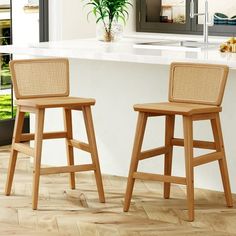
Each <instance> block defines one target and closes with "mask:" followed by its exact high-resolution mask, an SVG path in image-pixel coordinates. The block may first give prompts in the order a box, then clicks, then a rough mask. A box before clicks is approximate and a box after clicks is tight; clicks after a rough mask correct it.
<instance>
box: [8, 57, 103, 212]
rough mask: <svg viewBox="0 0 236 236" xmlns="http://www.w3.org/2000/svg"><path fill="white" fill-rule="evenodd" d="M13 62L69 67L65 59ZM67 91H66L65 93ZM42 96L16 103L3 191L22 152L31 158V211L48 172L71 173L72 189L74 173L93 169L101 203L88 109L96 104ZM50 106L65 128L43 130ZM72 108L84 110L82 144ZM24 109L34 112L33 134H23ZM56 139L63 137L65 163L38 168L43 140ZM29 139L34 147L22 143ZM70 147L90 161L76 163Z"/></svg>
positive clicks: (91, 120) (82, 100) (99, 174)
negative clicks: (74, 128) (75, 133)
mask: <svg viewBox="0 0 236 236" xmlns="http://www.w3.org/2000/svg"><path fill="white" fill-rule="evenodd" d="M14 63H16V64H18V63H23V64H24V65H26V64H27V63H38V65H41V63H42V64H44V63H55V64H56V65H57V64H58V63H59V64H60V63H62V64H63V65H65V68H66V69H68V66H69V65H68V60H67V59H34V60H21V61H20V60H19V61H13V62H12V64H11V66H12V67H13V66H14ZM59 64H58V65H59ZM38 65H37V66H38ZM11 69H12V72H13V82H14V85H15V86H16V91H17V92H16V96H18V98H21V97H20V96H21V94H20V91H18V90H17V89H18V88H17V84H16V79H17V76H16V75H15V74H14V73H15V71H14V68H11ZM67 74H68V73H67ZM67 79H68V78H67ZM63 83H64V82H63ZM63 93H64V92H63ZM66 94H68V93H67V92H66ZM45 97H46V96H45V95H42V96H37V98H30V97H27V98H25V99H20V100H17V104H18V106H17V114H16V121H15V127H14V133H13V140H12V148H11V154H10V162H9V169H8V175H7V182H6V189H5V194H6V195H10V193H11V188H12V182H13V177H14V172H15V166H16V160H17V154H18V152H22V153H24V154H26V155H29V156H31V157H33V158H34V167H33V189H32V191H33V192H32V208H33V209H34V210H35V209H37V208H38V195H39V180H40V175H47V174H57V173H70V187H71V189H75V172H81V171H94V174H95V179H96V184H97V189H98V194H99V199H100V202H105V196H104V190H103V184H102V176H101V171H100V165H99V159H98V152H97V145H96V139H95V132H94V127H93V119H92V112H91V106H92V105H94V104H95V100H94V99H81V98H78V99H76V98H71V97H68V96H65V95H64V96H61V97H60V94H57V97H53V98H51V99H45ZM53 107H61V108H62V109H63V112H64V127H65V129H64V130H63V131H60V132H47V133H44V132H43V127H44V115H45V109H46V108H53ZM72 110H77V111H81V112H82V113H83V117H84V122H85V127H86V132H87V137H88V143H84V142H81V141H78V140H75V139H73V132H72ZM26 112H29V113H34V114H35V133H27V134H25V133H22V128H23V122H24V116H25V113H26ZM59 138H64V139H65V140H66V148H67V162H68V166H62V167H48V168H41V154H42V144H43V140H44V139H59ZM30 140H34V148H32V147H30V146H29V145H27V144H25V143H24V142H28V141H30ZM73 148H78V149H80V150H83V151H85V152H88V153H90V154H91V158H92V164H84V165H75V164H74V153H73Z"/></svg>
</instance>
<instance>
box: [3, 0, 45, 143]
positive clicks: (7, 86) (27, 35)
mask: <svg viewBox="0 0 236 236" xmlns="http://www.w3.org/2000/svg"><path fill="white" fill-rule="evenodd" d="M47 8H48V7H47V0H20V1H19V0H0V44H1V45H8V44H11V43H12V41H13V42H14V43H26V42H39V41H48V9H47ZM39 22H40V23H39ZM11 57H12V56H11V55H9V54H0V59H1V64H0V66H1V67H0V145H5V144H10V143H11V139H12V133H13V126H14V118H15V115H16V109H15V107H14V102H13V100H14V98H13V91H12V85H11V75H10V71H9V61H10V59H11ZM14 58H15V57H14ZM25 121H26V122H25V127H24V132H27V131H28V130H29V119H28V118H26V119H25Z"/></svg>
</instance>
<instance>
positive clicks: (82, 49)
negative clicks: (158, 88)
mask: <svg viewBox="0 0 236 236" xmlns="http://www.w3.org/2000/svg"><path fill="white" fill-rule="evenodd" d="M180 37H181V39H183V36H175V37H174V38H173V36H171V35H169V36H163V35H154V34H150V35H145V34H136V35H132V36H128V37H124V38H123V39H122V40H120V41H118V42H114V43H104V42H100V41H98V40H96V39H77V40H67V41H58V42H46V43H38V44H31V45H29V44H28V45H9V46H0V52H1V53H13V54H23V55H30V56H37V57H38V56H49V57H68V58H77V59H89V60H105V61H117V62H133V63H145V64H162V65H169V64H170V63H171V62H173V61H182V62H199V63H214V64H226V65H228V66H229V67H230V68H234V69H235V68H236V53H221V52H219V50H218V48H217V47H215V48H211V49H202V50H198V51H196V50H193V51H191V50H190V51H189V50H188V51H186V50H175V48H170V49H168V47H167V48H162V49H156V48H154V47H152V48H150V49H146V48H145V49H144V48H135V47H134V44H135V43H140V42H150V41H155V40H157V41H158V40H159V39H163V38H164V39H175V40H176V39H177V40H178V39H180ZM184 39H185V40H192V39H195V40H196V37H195V36H194V38H193V37H190V36H189V37H187V38H186V37H185V38H184ZM198 39H199V37H198ZM200 39H201V38H200ZM224 40H225V39H223V38H221V39H215V38H211V39H210V42H217V43H219V45H220V43H222V42H224Z"/></svg>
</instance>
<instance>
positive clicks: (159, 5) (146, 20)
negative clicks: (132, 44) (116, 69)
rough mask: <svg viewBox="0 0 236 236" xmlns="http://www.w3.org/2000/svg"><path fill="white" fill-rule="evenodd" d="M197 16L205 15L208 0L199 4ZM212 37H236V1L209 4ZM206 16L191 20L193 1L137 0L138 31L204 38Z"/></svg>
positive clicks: (209, 0) (203, 0)
mask: <svg viewBox="0 0 236 236" xmlns="http://www.w3.org/2000/svg"><path fill="white" fill-rule="evenodd" d="M194 2H195V12H198V13H202V12H204V9H205V0H195V1H194ZM208 5H209V16H210V17H209V18H210V19H209V20H211V21H212V24H213V26H210V27H209V33H210V34H211V35H233V34H234V32H235V33H236V2H235V0H225V1H215V0H208ZM203 20H204V17H203V16H198V17H195V18H194V19H190V0H137V31H140V32H160V33H184V34H201V33H202V29H203V25H202V24H203Z"/></svg>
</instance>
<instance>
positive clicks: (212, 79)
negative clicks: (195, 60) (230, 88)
mask: <svg viewBox="0 0 236 236" xmlns="http://www.w3.org/2000/svg"><path fill="white" fill-rule="evenodd" d="M227 73H228V68H227V67H226V66H216V65H201V64H185V65H184V64H180V65H178V64H176V65H172V71H171V84H170V101H175V102H178V101H179V102H190V103H201V104H211V105H220V104H221V102H222V97H223V93H224V88H225V83H226V78H227Z"/></svg>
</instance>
